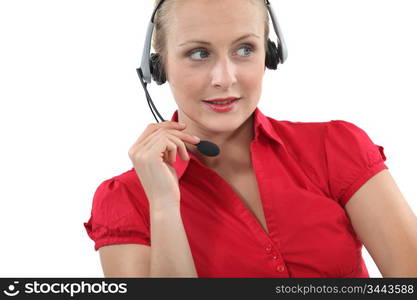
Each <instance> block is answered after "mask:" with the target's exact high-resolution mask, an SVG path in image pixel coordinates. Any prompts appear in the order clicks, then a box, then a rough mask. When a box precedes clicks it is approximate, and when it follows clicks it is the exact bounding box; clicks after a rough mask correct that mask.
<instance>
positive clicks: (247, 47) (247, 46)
mask: <svg viewBox="0 0 417 300" xmlns="http://www.w3.org/2000/svg"><path fill="white" fill-rule="evenodd" d="M239 49H246V50H248V49H249V51H250V52H249V54H248V55H243V56H244V57H248V56H249V55H250V54H251V53H252V52H253V47H252V46H251V45H243V46H242V47H240V48H239ZM241 53H242V52H241ZM244 53H248V51H246V52H245V51H244V52H243V54H244Z"/></svg>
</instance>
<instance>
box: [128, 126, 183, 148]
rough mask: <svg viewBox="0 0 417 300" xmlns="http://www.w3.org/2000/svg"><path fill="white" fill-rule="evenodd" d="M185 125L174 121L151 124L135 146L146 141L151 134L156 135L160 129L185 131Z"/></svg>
mask: <svg viewBox="0 0 417 300" xmlns="http://www.w3.org/2000/svg"><path fill="white" fill-rule="evenodd" d="M185 127H186V126H185V124H184V125H181V124H180V123H178V122H174V121H165V122H161V123H150V124H148V126H146V128H145V130H144V131H143V133H142V134H141V135H140V136H139V137H138V139H137V140H136V141H135V144H139V143H141V142H142V141H143V140H144V139H146V138H147V137H148V136H149V135H150V134H152V133H154V132H155V131H157V130H158V129H160V128H172V129H174V128H175V129H178V130H184V129H185Z"/></svg>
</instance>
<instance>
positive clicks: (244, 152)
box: [179, 114, 254, 170]
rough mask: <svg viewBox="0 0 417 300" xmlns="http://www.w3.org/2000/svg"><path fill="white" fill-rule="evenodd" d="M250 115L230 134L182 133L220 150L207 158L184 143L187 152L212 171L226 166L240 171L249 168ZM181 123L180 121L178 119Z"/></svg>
mask: <svg viewBox="0 0 417 300" xmlns="http://www.w3.org/2000/svg"><path fill="white" fill-rule="evenodd" d="M253 118H254V115H253V114H252V115H251V116H250V117H249V118H248V119H247V120H246V121H245V122H244V123H243V124H242V125H241V126H240V127H238V128H237V129H236V130H234V131H232V132H225V133H222V134H215V135H211V134H204V133H202V132H194V131H193V130H189V131H187V128H186V129H185V130H184V132H186V133H188V134H192V135H196V136H198V137H199V138H200V139H201V140H208V141H210V142H213V143H215V144H216V145H217V146H219V148H220V154H219V155H218V156H214V157H209V156H205V155H203V154H201V153H200V152H199V151H198V150H197V147H195V146H193V145H190V144H188V143H185V145H186V147H187V150H188V151H189V152H191V153H193V155H194V156H196V157H197V158H198V159H199V161H200V162H201V163H203V164H204V165H205V166H207V167H209V168H212V169H220V168H222V167H223V166H226V167H227V168H228V169H232V170H233V169H236V170H237V169H241V168H246V167H250V166H251V157H250V144H251V142H252V140H253V136H254V132H253V122H254V119H253ZM179 121H180V122H181V119H179Z"/></svg>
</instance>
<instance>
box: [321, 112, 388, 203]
mask: <svg viewBox="0 0 417 300" xmlns="http://www.w3.org/2000/svg"><path fill="white" fill-rule="evenodd" d="M324 136H325V138H324V148H325V153H326V163H327V174H328V184H329V188H330V191H331V194H332V195H333V197H334V199H335V200H337V201H338V202H339V203H340V204H341V205H342V207H344V206H345V205H346V203H347V202H348V201H349V199H350V198H351V196H352V195H353V194H354V193H355V192H356V191H357V190H358V189H359V188H360V187H361V186H362V185H363V184H364V183H365V182H366V181H367V180H368V179H370V178H371V177H372V176H373V175H375V174H376V173H378V172H379V171H382V170H383V169H388V167H387V166H386V165H385V163H384V161H385V160H386V157H385V154H384V147H382V146H380V145H376V144H374V143H373V142H372V140H371V139H370V138H369V136H368V135H367V133H366V132H365V131H364V130H362V129H361V128H359V127H358V126H356V125H355V124H353V123H350V122H347V121H343V120H332V121H330V122H328V123H327V126H326V134H325V135H324Z"/></svg>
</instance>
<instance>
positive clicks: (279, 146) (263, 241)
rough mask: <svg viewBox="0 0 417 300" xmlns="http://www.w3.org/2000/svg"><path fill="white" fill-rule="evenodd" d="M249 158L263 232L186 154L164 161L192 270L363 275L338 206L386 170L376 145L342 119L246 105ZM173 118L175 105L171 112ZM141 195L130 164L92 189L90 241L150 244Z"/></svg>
mask: <svg viewBox="0 0 417 300" xmlns="http://www.w3.org/2000/svg"><path fill="white" fill-rule="evenodd" d="M254 116H255V119H254V133H255V134H254V139H253V141H252V142H251V145H250V151H251V155H252V164H253V168H254V172H255V174H256V179H257V183H258V187H259V192H260V196H261V200H262V204H263V209H264V215H265V219H266V223H267V228H268V231H269V234H267V233H266V232H265V231H264V230H263V227H262V226H261V224H260V223H259V221H258V220H257V219H256V217H255V216H254V215H253V213H252V212H251V211H250V210H249V209H248V208H247V207H246V205H245V204H244V202H243V201H242V200H241V199H240V198H239V196H238V195H237V193H236V192H235V191H234V189H233V188H232V187H231V186H230V185H229V184H228V183H227V182H226V181H225V180H224V179H223V178H222V177H221V176H220V175H218V174H217V173H216V172H215V171H213V170H212V169H210V168H208V167H206V166H205V165H203V164H202V163H201V162H200V161H199V160H198V159H197V158H196V157H195V156H194V155H193V154H192V153H189V155H190V161H188V162H187V161H183V160H182V159H181V158H180V156H179V155H178V153H177V159H176V162H175V163H174V167H175V170H176V172H177V175H178V179H179V186H180V192H181V202H180V212H181V217H182V220H183V224H184V228H185V232H186V234H187V238H188V241H189V244H190V248H191V252H192V255H193V259H194V263H195V266H196V270H197V273H198V276H199V277H369V274H368V271H367V268H366V265H365V262H364V260H363V258H362V243H361V241H360V240H359V239H358V237H357V236H356V234H355V232H354V230H353V227H352V225H351V223H350V219H349V217H348V215H347V214H346V211H345V210H344V206H345V204H346V202H347V201H349V199H350V197H351V196H352V195H353V194H354V193H355V191H357V190H358V189H359V188H360V187H361V186H362V185H363V184H364V183H365V182H366V181H367V180H368V179H370V178H371V177H372V176H374V175H375V174H376V173H378V172H379V171H381V170H383V169H388V167H387V166H386V165H385V163H384V161H385V160H386V158H385V155H384V152H383V149H384V148H383V147H382V146H379V145H376V144H374V143H373V142H372V141H371V139H370V138H369V136H368V135H367V134H366V133H365V131H363V130H362V129H361V128H359V127H357V126H356V125H354V124H352V123H350V122H347V121H343V120H331V121H328V122H291V121H278V120H275V119H273V118H270V117H267V116H264V115H263V114H262V113H261V111H260V110H259V108H256V110H255V111H254ZM171 120H172V121H178V111H175V113H174V115H173V116H172V118H171ZM149 223H150V219H149V203H148V200H147V198H146V195H145V192H144V190H143V188H142V186H141V183H140V180H139V179H138V176H137V174H136V173H135V170H134V168H132V169H130V170H129V171H126V172H124V173H122V174H119V175H117V176H114V177H112V178H110V179H107V180H104V181H103V182H102V183H101V184H100V185H99V186H98V188H97V190H96V192H95V194H94V198H93V204H92V211H91V216H90V219H89V221H88V222H87V223H84V226H85V229H86V230H87V233H88V235H89V237H90V238H91V239H92V240H93V241H94V242H95V246H94V249H95V250H96V251H97V250H98V248H100V247H101V246H104V245H110V244H125V243H133V244H144V245H151V239H150V229H149Z"/></svg>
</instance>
